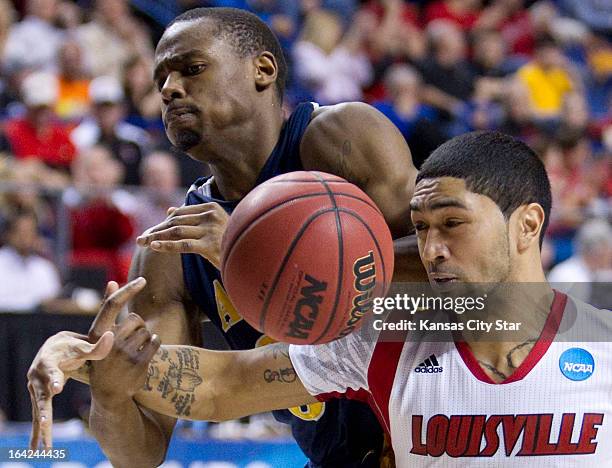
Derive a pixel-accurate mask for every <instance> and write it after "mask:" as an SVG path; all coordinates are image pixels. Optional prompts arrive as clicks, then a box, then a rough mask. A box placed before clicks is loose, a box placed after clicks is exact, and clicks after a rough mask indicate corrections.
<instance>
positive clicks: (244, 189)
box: [30, 8, 422, 467]
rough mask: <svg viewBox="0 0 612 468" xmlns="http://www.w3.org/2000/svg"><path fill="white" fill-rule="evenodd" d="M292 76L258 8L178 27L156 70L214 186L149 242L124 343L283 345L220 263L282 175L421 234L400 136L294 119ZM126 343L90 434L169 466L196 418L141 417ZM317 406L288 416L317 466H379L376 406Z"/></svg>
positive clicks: (175, 126)
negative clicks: (245, 218) (366, 200)
mask: <svg viewBox="0 0 612 468" xmlns="http://www.w3.org/2000/svg"><path fill="white" fill-rule="evenodd" d="M286 75H287V67H286V64H285V61H284V58H283V55H282V52H281V49H280V46H279V44H278V41H277V39H276V38H275V37H274V35H273V34H272V32H271V31H270V30H269V29H268V28H267V26H266V25H265V24H264V23H263V22H261V21H260V20H259V19H258V18H257V17H256V16H254V15H252V14H250V13H247V12H245V11H241V10H234V9H214V8H210V9H209V8H200V9H195V10H191V11H189V12H187V13H186V14H184V15H181V16H180V17H178V18H177V19H175V20H174V22H172V23H171V24H170V25H169V26H168V28H167V29H166V31H165V33H164V35H163V37H162V39H161V40H160V42H159V44H158V47H157V50H156V59H155V72H154V79H155V82H156V83H157V86H158V88H159V91H160V93H161V95H162V100H163V104H162V114H163V120H164V124H165V128H166V132H167V135H168V137H169V139H170V141H171V142H172V143H173V144H174V145H175V146H177V147H178V148H180V149H181V150H183V151H185V152H187V153H188V154H189V155H190V156H191V157H192V158H194V159H196V160H199V161H202V162H204V163H207V164H208V165H209V167H210V170H211V172H212V177H209V178H203V179H200V180H197V181H196V182H195V183H194V185H193V186H192V188H191V189H190V191H189V193H188V195H187V199H186V204H185V206H183V207H180V208H177V209H175V210H173V211H172V212H171V215H170V217H169V218H168V220H167V221H166V222H164V223H162V224H161V225H159V226H157V227H156V228H154V229H152V230H151V231H149V232H148V233H146V234H145V235H143V236H142V237H141V238H140V239H139V240H138V242H139V244H140V246H141V247H142V248H141V249H139V250H138V251H137V253H136V255H135V258H134V260H133V267H132V271H131V277H132V278H135V277H138V276H143V277H145V278H146V279H147V284H148V286H147V289H146V290H145V291H144V292H143V294H141V295H139V296H138V297H137V298H136V300H135V302H134V303H133V305H132V307H131V310H132V311H134V312H136V313H137V314H139V315H140V317H142V318H140V317H138V316H135V315H131V316H130V317H128V319H127V320H126V321H125V322H123V328H122V329H121V330H115V334H116V337H117V338H119V337H124V336H127V335H126V334H128V333H129V332H131V331H133V330H134V327H136V328H137V329H139V330H140V332H139V336H141V337H146V338H147V342H148V343H156V340H153V341H150V335H151V334H153V333H154V334H156V335H157V336H159V339H161V341H163V342H164V344H184V345H188V344H191V345H200V344H201V339H200V336H199V335H200V333H199V326H198V325H199V322H200V321H201V320H202V319H203V318H208V319H209V320H210V321H211V322H212V323H213V324H214V325H215V326H217V328H218V329H219V330H220V331H221V332H222V333H223V335H224V336H225V338H226V340H227V342H228V344H229V345H230V346H231V348H232V349H250V348H255V347H258V346H261V345H265V344H268V343H270V342H271V340H270V339H269V338H268V337H266V336H262V334H261V333H259V332H257V331H256V330H254V329H253V328H252V327H250V326H249V325H248V324H247V323H246V322H245V321H244V320H242V318H241V317H240V315H238V313H237V312H236V311H235V310H234V308H233V307H232V305H231V303H230V301H229V299H228V298H227V295H226V293H225V291H224V288H223V285H222V282H221V278H220V275H219V271H218V266H219V250H220V239H221V235H222V233H223V227H224V226H225V222H226V220H227V217H228V213H229V212H231V211H232V209H233V208H234V207H235V206H236V204H237V203H238V201H239V200H240V199H241V198H242V197H243V196H244V195H246V194H247V193H248V192H249V191H250V190H251V189H252V188H253V187H254V186H255V185H257V184H260V183H262V182H264V181H265V180H267V179H269V178H271V177H273V176H275V175H278V174H282V173H286V172H290V171H295V170H300V169H305V170H321V171H325V172H329V173H333V174H336V175H339V176H341V177H344V178H346V179H348V180H349V181H351V182H353V183H355V184H356V185H358V186H359V187H360V188H362V189H363V190H364V191H365V192H366V193H368V195H369V196H370V197H371V198H372V199H373V200H374V201H375V202H376V204H377V205H378V207H379V208H380V210H381V211H382V212H383V214H384V216H385V219H386V221H387V222H388V224H389V226H390V228H391V230H392V232H393V234H394V236H395V237H396V238H399V237H402V236H405V235H407V234H408V233H409V228H410V225H409V222H408V216H409V206H408V202H409V200H410V196H411V194H412V190H413V187H414V178H415V176H416V171H415V169H414V167H413V165H412V162H411V157H410V152H409V150H408V147H407V146H406V143H405V141H404V140H403V138H402V136H401V134H400V133H399V132H398V131H397V130H396V129H395V127H394V126H393V125H392V124H391V122H389V121H388V120H387V119H386V118H385V117H384V116H382V114H380V113H378V112H377V111H375V110H374V109H373V108H372V107H370V106H368V105H365V104H361V103H351V104H343V105H337V106H330V107H317V106H316V105H313V104H311V103H306V104H302V105H300V106H298V107H297V109H296V110H295V111H294V112H293V114H292V115H291V116H290V117H289V118H288V119H286V120H285V119H284V117H283V111H282V108H281V105H282V101H281V97H282V95H283V89H284V84H285V80H286ZM414 252H415V253H416V249H415V250H414ZM396 264H397V265H398V267H396V268H397V269H398V270H399V269H400V268H401V265H404V266H407V267H409V268H413V269H414V272H415V273H416V274H417V275H418V272H419V270H420V269H421V268H422V267H421V266H420V262H419V261H418V257H416V256H415V257H413V262H412V263H410V262H409V261H406V257H405V256H404V257H398V259H397V260H396ZM412 278H415V279H416V278H418V276H412ZM145 325H146V328H145ZM108 329H110V324H109V325H108V326H106V327H100V326H97V327H94V329H93V330H92V335H91V339H92V340H93V341H94V342H95V341H97V339H98V338H100V336H101V335H102V334H103V333H104V332H105V331H107V330H108ZM119 343H120V340H115V350H114V351H113V353H111V356H110V357H109V358H108V359H106V360H105V361H103V362H95V363H94V364H93V366H92V368H91V390H92V409H91V418H90V423H91V428H92V431H93V433H94V435H95V436H96V438H97V439H98V441H99V443H100V445H101V446H102V448H103V450H104V452H105V453H106V455H107V456H108V457H109V459H110V460H111V462H112V463H113V465H114V466H129V467H138V466H154V465H157V464H159V463H161V461H162V460H163V459H164V456H165V451H166V448H167V445H168V441H169V439H170V435H171V433H172V430H173V427H174V424H175V422H176V418H177V417H181V416H185V415H186V413H184V411H186V408H187V407H183V409H182V410H179V411H178V413H177V414H174V415H173V417H167V416H164V415H160V414H155V413H153V412H151V411H145V410H142V409H141V408H139V407H138V406H137V405H136V404H135V403H134V401H133V399H132V394H131V393H130V390H129V388H130V385H129V382H130V381H131V379H132V377H133V371H132V370H130V364H129V362H130V355H131V353H132V352H133V350H128V349H124V348H122V347H120V346H119ZM121 343H123V344H125V343H124V342H122V341H121ZM39 357H40V356H39ZM132 357H133V356H132ZM133 367H134V368H135V369H138V366H133ZM32 369H33V371H32V372H31V373H30V390H31V393H33V394H34V396H33V398H34V400H35V401H36V402H38V403H37V405H38V406H40V409H37V411H39V418H38V419H39V421H40V418H45V422H44V424H43V428H44V427H45V425H48V424H49V422H50V420H51V419H50V413H49V411H50V410H49V409H48V408H49V407H50V396H51V395H52V394H53V392H54V391H55V389H54V388H51V387H50V385H51V382H52V381H53V380H54V379H53V378H49V376H50V374H52V373H53V372H54V370H53V369H47V368H46V367H45V366H44V360H43V362H41V359H39V358H37V360H35V362H34V363H33V366H32ZM118 383H120V384H119V385H118ZM313 403H314V404H312V405H310V406H302V407H298V408H292V409H290V410H285V411H279V412H277V413H276V414H275V415H276V417H277V419H279V420H281V421H284V422H287V423H289V424H291V427H292V432H293V434H294V436H295V438H296V440H297V442H298V444H299V445H300V447H301V448H302V450H303V451H304V453H305V454H306V455H307V456H308V457H309V459H310V460H311V462H310V466H326V467H352V466H379V457H380V454H381V448H382V446H383V431H382V429H381V428H380V425H379V423H378V421H377V420H376V417H375V416H374V415H373V414H372V411H371V410H370V408H369V407H367V405H364V404H363V403H360V402H354V401H346V400H345V401H340V400H339V401H334V402H330V403H321V402H313ZM179 406H180V405H179ZM39 421H35V424H38V422H39ZM34 433H35V434H37V433H38V431H36V430H35V431H34ZM33 442H34V443H37V440H36V439H34V440H33Z"/></svg>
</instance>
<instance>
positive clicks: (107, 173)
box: [64, 145, 134, 282]
mask: <svg viewBox="0 0 612 468" xmlns="http://www.w3.org/2000/svg"><path fill="white" fill-rule="evenodd" d="M122 172H123V168H122V166H121V164H120V163H119V162H118V161H116V160H115V159H114V158H113V156H112V154H111V152H110V151H109V150H108V148H106V147H104V146H101V145H96V146H93V147H92V148H89V149H88V150H85V151H83V152H82V153H80V154H79V157H78V158H77V159H76V161H75V164H74V165H73V177H74V182H75V186H76V190H74V189H73V190H69V191H68V192H67V193H66V194H65V196H64V202H65V203H66V204H67V205H68V206H69V207H70V208H71V220H72V256H71V264H72V265H73V266H81V267H82V266H90V267H97V268H101V269H104V270H105V271H106V272H107V277H108V279H109V280H111V279H112V280H116V281H119V282H125V281H126V280H127V271H128V268H129V261H130V259H129V256H126V255H125V254H124V253H123V247H124V245H125V243H126V242H128V241H129V240H130V239H131V238H132V236H133V235H134V223H133V220H132V219H131V218H130V216H129V215H128V214H127V213H126V212H125V211H124V210H122V209H121V206H123V205H126V204H127V205H132V204H133V202H132V198H131V195H129V194H127V193H126V192H123V191H121V190H119V189H118V184H119V182H120V181H121V179H122V176H123V174H122ZM126 200H128V201H127V202H126Z"/></svg>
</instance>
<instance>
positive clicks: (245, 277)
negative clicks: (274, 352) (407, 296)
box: [221, 171, 393, 344]
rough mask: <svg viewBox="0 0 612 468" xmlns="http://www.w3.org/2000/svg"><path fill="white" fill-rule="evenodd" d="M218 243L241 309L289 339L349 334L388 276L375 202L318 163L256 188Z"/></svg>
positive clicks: (389, 262) (227, 282)
mask: <svg viewBox="0 0 612 468" xmlns="http://www.w3.org/2000/svg"><path fill="white" fill-rule="evenodd" d="M221 249H222V254H221V275H222V278H223V284H224V286H225V289H226V291H227V293H228V295H229V297H230V299H231V300H232V303H233V304H234V306H235V307H236V309H237V310H238V312H239V313H240V315H242V317H244V319H245V320H246V321H247V322H248V323H249V324H251V325H252V326H253V327H255V328H256V329H257V330H259V331H261V332H262V333H265V334H266V335H268V336H269V337H271V338H273V339H275V340H277V341H283V342H286V343H294V344H314V343H326V342H328V341H332V340H335V339H337V338H340V337H342V336H345V335H347V334H349V333H351V332H352V331H353V330H355V329H357V328H358V327H359V326H361V323H362V322H363V318H364V316H366V315H367V314H369V313H370V312H371V308H372V302H373V299H374V297H378V296H382V295H384V293H385V292H386V291H387V288H388V286H389V285H390V283H391V277H392V275H393V241H392V239H391V233H390V232H389V228H388V227H387V224H386V223H385V220H384V218H383V215H382V213H381V212H380V210H379V209H378V208H377V207H376V205H375V204H374V202H373V201H372V200H371V199H370V198H369V197H368V196H367V195H366V194H365V193H364V192H363V191H362V190H360V189H359V188H358V187H356V186H355V185H353V184H351V183H349V182H347V181H346V180H344V179H342V178H340V177H337V176H334V175H331V174H326V173H323V172H305V171H302V172H291V173H288V174H284V175H281V176H278V177H274V178H273V179H270V180H268V181H267V182H265V183H263V184H261V185H259V186H257V187H256V188H255V189H253V191H251V192H250V193H249V194H248V195H247V196H246V197H245V198H244V199H243V200H242V201H241V202H240V203H239V204H238V206H237V207H236V209H235V210H234V212H233V214H232V216H231V217H230V220H229V223H228V225H227V230H226V232H225V234H224V237H223V241H222V247H221Z"/></svg>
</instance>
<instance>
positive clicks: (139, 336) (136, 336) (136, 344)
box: [123, 327, 151, 355]
mask: <svg viewBox="0 0 612 468" xmlns="http://www.w3.org/2000/svg"><path fill="white" fill-rule="evenodd" d="M149 341H151V332H150V331H149V330H147V329H146V328H144V327H143V328H139V329H138V330H136V331H135V332H134V333H132V334H131V335H130V337H129V338H128V339H127V340H126V344H125V346H124V347H123V349H124V351H126V352H127V353H128V354H131V355H136V354H137V353H139V352H141V351H142V350H143V349H144V347H145V345H146V344H147V343H148V342H149Z"/></svg>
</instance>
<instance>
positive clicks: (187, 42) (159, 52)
mask: <svg viewBox="0 0 612 468" xmlns="http://www.w3.org/2000/svg"><path fill="white" fill-rule="evenodd" d="M217 36H218V27H217V26H216V24H215V23H214V21H212V20H210V19H206V18H203V19H196V20H190V21H179V22H178V23H174V24H173V25H172V26H170V27H169V28H168V29H167V30H166V31H165V32H164V35H163V36H162V38H161V39H160V40H159V43H158V44H157V48H156V50H155V63H156V64H157V63H160V62H161V61H163V60H168V59H172V58H173V57H175V56H179V55H184V54H188V53H192V52H201V53H210V52H211V51H214V50H215V49H217V48H219V46H220V45H221V44H222V42H221V41H219V40H217Z"/></svg>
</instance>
